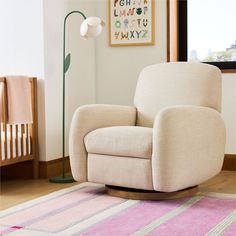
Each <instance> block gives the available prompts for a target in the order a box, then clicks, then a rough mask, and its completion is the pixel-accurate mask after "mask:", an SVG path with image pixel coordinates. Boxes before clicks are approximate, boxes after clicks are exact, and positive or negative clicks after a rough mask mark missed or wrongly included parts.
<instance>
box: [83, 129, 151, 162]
mask: <svg viewBox="0 0 236 236" xmlns="http://www.w3.org/2000/svg"><path fill="white" fill-rule="evenodd" d="M84 143H85V147H86V149H87V152H88V153H95V154H103V155H113V156H126V157H127V156H128V157H138V158H151V155H152V128H146V127H140V126H113V127H107V128H100V129H96V130H94V131H92V132H90V133H88V134H87V135H86V136H85V138H84Z"/></svg>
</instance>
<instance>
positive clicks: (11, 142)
mask: <svg viewBox="0 0 236 236" xmlns="http://www.w3.org/2000/svg"><path fill="white" fill-rule="evenodd" d="M8 127H9V130H10V135H9V137H10V159H13V135H12V125H8Z"/></svg>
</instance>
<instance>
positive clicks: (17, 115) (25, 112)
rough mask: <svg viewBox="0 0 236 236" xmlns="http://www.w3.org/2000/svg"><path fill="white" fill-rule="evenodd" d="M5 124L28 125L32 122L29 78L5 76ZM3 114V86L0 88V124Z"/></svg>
mask: <svg viewBox="0 0 236 236" xmlns="http://www.w3.org/2000/svg"><path fill="white" fill-rule="evenodd" d="M5 78H6V88H7V89H6V92H7V123H8V124H27V123H28V124H29V123H32V122H33V116H32V102H31V87H30V82H29V77H26V76H6V77H5ZM2 113H3V84H2V85H1V87H0V122H1V121H2Z"/></svg>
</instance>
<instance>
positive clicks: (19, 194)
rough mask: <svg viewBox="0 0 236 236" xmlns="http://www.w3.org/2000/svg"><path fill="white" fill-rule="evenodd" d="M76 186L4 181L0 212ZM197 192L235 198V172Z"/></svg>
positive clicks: (27, 181)
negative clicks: (231, 195) (229, 195)
mask: <svg viewBox="0 0 236 236" xmlns="http://www.w3.org/2000/svg"><path fill="white" fill-rule="evenodd" d="M76 184H78V183H70V184H55V183H50V182H49V181H48V180H46V179H40V180H23V179H22V180H4V181H2V182H1V196H0V210H3V209H6V208H9V207H11V206H14V205H17V204H19V203H22V202H25V201H28V200H31V199H33V198H36V197H40V196H42V195H45V194H48V193H51V192H54V191H56V190H59V189H62V188H66V187H70V186H73V185H76ZM199 191H200V192H203V193H209V194H210V193H222V194H235V196H236V171H222V172H221V173H220V174H219V175H217V176H216V177H214V178H212V179H211V180H209V181H207V182H205V183H203V184H201V185H200V186H199Z"/></svg>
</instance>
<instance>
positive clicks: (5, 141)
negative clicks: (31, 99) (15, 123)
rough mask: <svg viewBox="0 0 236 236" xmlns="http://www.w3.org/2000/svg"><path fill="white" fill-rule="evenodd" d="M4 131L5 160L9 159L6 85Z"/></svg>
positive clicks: (4, 91)
mask: <svg viewBox="0 0 236 236" xmlns="http://www.w3.org/2000/svg"><path fill="white" fill-rule="evenodd" d="M3 104H4V106H3V131H4V136H5V137H4V138H5V140H4V150H5V152H4V155H5V160H7V159H8V147H7V91H6V84H5V83H4V88H3Z"/></svg>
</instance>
